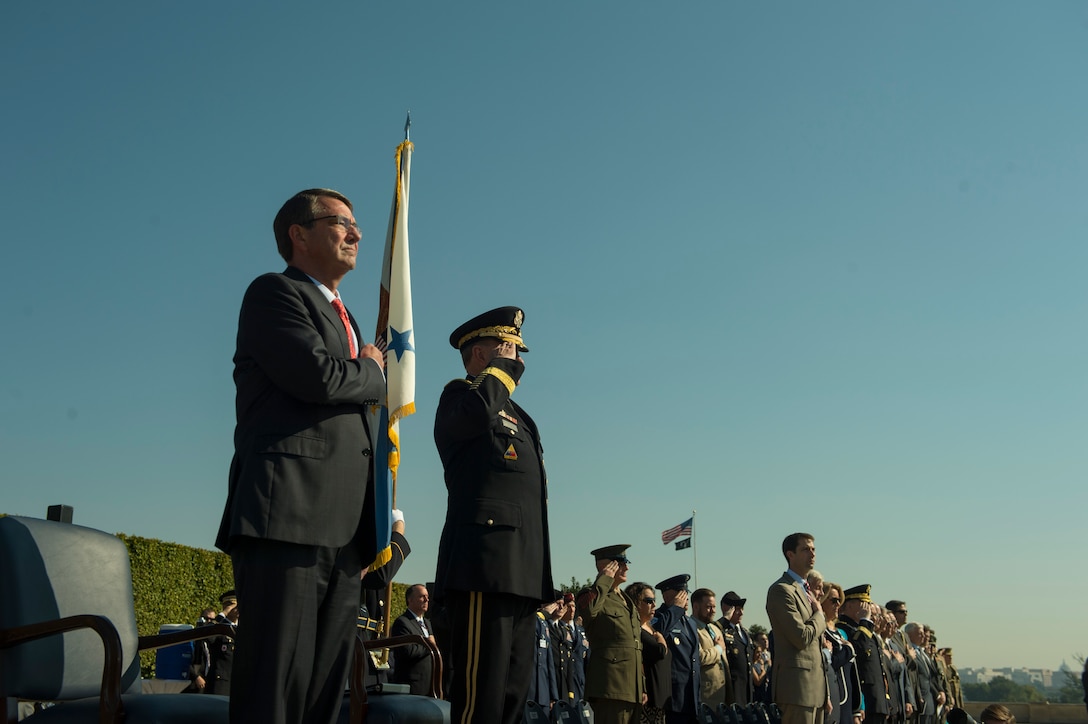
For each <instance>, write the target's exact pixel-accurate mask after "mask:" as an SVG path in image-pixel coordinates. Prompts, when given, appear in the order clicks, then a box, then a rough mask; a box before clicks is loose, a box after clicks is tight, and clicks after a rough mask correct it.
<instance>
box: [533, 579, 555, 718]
mask: <svg viewBox="0 0 1088 724" xmlns="http://www.w3.org/2000/svg"><path fill="white" fill-rule="evenodd" d="M561 606H563V594H562V592H560V591H556V592H555V600H554V601H547V602H545V603H543V604H541V606H540V608H539V609H537V612H536V639H535V640H536V658H535V665H534V673H533V676H532V677H531V678H530V679H529V694H528V697H527V698H528V700H529V701H535V702H536V703H537V704H539V705H540V708H541V709H542V710H543V711H545V712H549V711H551V709H552V707H553V706H555V702H557V701H559V680H558V671H557V670H556V666H555V646H556V644H555V641H554V638H553V637H554V636H555V632H554V631H553V630H552V618H553V617H554V616H555V612H556V610H557V609H559V608H560V607H561Z"/></svg>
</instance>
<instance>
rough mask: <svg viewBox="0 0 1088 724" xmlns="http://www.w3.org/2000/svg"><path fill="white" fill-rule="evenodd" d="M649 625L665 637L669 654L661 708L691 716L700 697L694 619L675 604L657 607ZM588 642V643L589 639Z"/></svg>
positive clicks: (696, 707) (696, 636)
mask: <svg viewBox="0 0 1088 724" xmlns="http://www.w3.org/2000/svg"><path fill="white" fill-rule="evenodd" d="M653 627H654V628H655V629H656V630H657V631H658V632H659V633H660V634H661V635H662V636H664V637H665V642H666V643H667V644H668V646H669V653H671V654H672V696H671V697H670V698H669V701H668V703H667V704H666V706H665V707H664V709H665V711H671V712H674V713H678V714H691V715H695V714H696V713H697V712H698V711H699V703H700V701H701V699H702V696H701V688H702V683H701V680H700V668H701V665H700V663H699V634H698V632H697V631H696V630H695V622H694V621H692V620H691V618H690V617H689V616H688V615H687V614H685V613H684V609H682V608H680V607H679V606H662V607H661V608H659V609H657V615H656V616H654V619H653ZM589 642H590V643H591V644H592V643H593V639H590V640H589Z"/></svg>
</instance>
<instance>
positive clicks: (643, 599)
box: [590, 581, 672, 724]
mask: <svg viewBox="0 0 1088 724" xmlns="http://www.w3.org/2000/svg"><path fill="white" fill-rule="evenodd" d="M624 593H626V594H627V597H628V598H630V599H631V600H632V601H634V602H635V608H636V610H637V611H638V617H639V624H640V626H641V629H640V630H639V634H640V635H641V637H642V668H643V672H644V674H645V676H646V688H645V691H646V703H645V704H644V705H643V707H642V714H641V718H640V721H641V722H642V724H662V722H664V721H665V703H666V702H667V701H668V699H669V697H670V696H671V695H672V657H671V654H670V653H669V647H668V645H666V643H665V637H664V636H662V635H661V634H660V633H659V632H657V631H654V629H653V627H652V626H651V625H650V619H652V618H653V617H654V612H655V611H656V610H657V598H656V595H655V593H656V592H655V591H654V589H653V587H652V586H651V585H650V584H648V583H643V582H641V581H639V582H638V583H632V584H631V585H630V586H628V587H627V588H626V589H624ZM590 643H591V645H592V642H590ZM591 655H592V654H591Z"/></svg>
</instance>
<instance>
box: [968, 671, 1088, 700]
mask: <svg viewBox="0 0 1088 724" xmlns="http://www.w3.org/2000/svg"><path fill="white" fill-rule="evenodd" d="M1062 674H1063V677H1062V679H1063V680H1062V681H1060V682H1058V681H1055V684H1060V685H1059V686H1052V687H1050V688H1048V689H1047V688H1042V687H1037V686H1035V685H1033V684H1017V683H1016V682H1014V681H1013V680H1011V679H1007V678H1005V677H1004V676H998V677H997V678H995V679H991V680H990V681H989V682H988V683H986V684H964V685H963V696H964V698H965V699H967V701H1003V702H1014V703H1022V704H1042V703H1045V702H1050V703H1051V704H1080V703H1082V702H1083V701H1084V689H1083V687H1082V686H1081V683H1080V675H1079V674H1077V673H1075V672H1072V671H1068V670H1065V671H1063V672H1062Z"/></svg>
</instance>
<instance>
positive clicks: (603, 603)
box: [578, 544, 644, 724]
mask: <svg viewBox="0 0 1088 724" xmlns="http://www.w3.org/2000/svg"><path fill="white" fill-rule="evenodd" d="M628 547H629V546H628V545H626V544H621V545H614V546H606V547H604V548H598V549H597V550H595V551H593V552H592V553H591V555H592V556H593V558H594V559H595V560H596V562H597V578H596V580H594V581H593V585H592V586H591V587H589V588H586V589H584V590H583V591H582V592H581V593H580V594H578V614H579V615H580V616H581V617H582V625H583V626H585V629H586V638H588V639H589V645H590V647H591V653H590V656H589V660H588V662H587V664H586V701H588V702H589V703H590V705H591V706H592V707H593V720H594V721H595V722H600V724H611V723H612V722H617V723H619V724H628V723H629V722H634V721H638V710H639V708H640V706H641V705H642V692H643V691H644V677H643V672H642V635H641V632H640V629H641V627H642V626H641V623H640V622H639V616H638V609H637V608H636V607H635V603H634V601H632V600H631V599H630V598H628V597H627V596H626V594H624V593H622V592H621V591H620V590H619V588H620V585H621V584H623V582H624V581H626V580H627V565H628V563H630V561H629V560H628V559H627V549H628Z"/></svg>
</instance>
